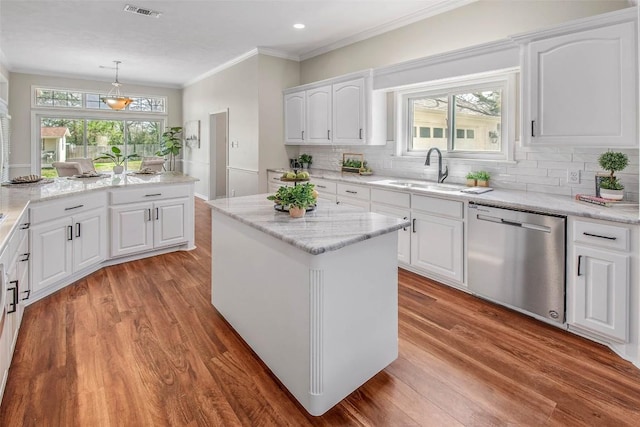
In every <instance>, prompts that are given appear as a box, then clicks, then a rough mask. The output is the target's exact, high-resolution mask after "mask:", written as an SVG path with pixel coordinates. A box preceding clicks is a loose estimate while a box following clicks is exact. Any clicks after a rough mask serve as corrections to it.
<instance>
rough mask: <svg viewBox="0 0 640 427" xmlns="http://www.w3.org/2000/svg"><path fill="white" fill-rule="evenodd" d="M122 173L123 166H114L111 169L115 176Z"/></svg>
mask: <svg viewBox="0 0 640 427" xmlns="http://www.w3.org/2000/svg"><path fill="white" fill-rule="evenodd" d="M123 171H124V166H122V165H118V166H114V167H113V173H115V174H116V175H119V174H121V173H122V172H123Z"/></svg>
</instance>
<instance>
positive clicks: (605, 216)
mask: <svg viewBox="0 0 640 427" xmlns="http://www.w3.org/2000/svg"><path fill="white" fill-rule="evenodd" d="M270 170H271V171H273V172H282V170H281V169H270ZM309 172H310V173H311V179H312V181H313V178H321V179H328V180H332V181H338V182H346V183H351V184H361V185H367V186H369V187H371V188H380V189H384V190H391V191H400V192H408V193H412V194H423V195H430V196H437V197H441V198H445V199H451V200H460V201H471V202H476V203H479V204H490V205H494V206H499V207H504V208H512V209H524V210H532V211H535V212H542V213H548V214H553V215H574V216H581V217H586V218H594V219H601V220H606V221H616V222H621V223H626V224H640V211H639V207H638V204H637V203H624V202H622V203H620V204H619V205H617V206H610V207H607V206H598V205H594V204H590V203H586V202H580V201H577V200H575V199H574V198H573V197H570V196H560V195H555V194H545V193H535V192H527V191H516V190H504V189H500V188H495V189H494V190H493V191H490V192H488V193H483V194H477V195H474V194H468V193H461V192H459V191H435V190H428V189H416V188H411V189H409V188H402V187H396V186H389V185H384V184H377V183H376V181H382V180H398V181H416V182H419V181H420V180H415V179H406V178H399V177H391V176H382V175H370V176H360V175H356V174H349V173H345V174H343V173H341V172H336V171H326V170H314V169H312V170H310V171H309Z"/></svg>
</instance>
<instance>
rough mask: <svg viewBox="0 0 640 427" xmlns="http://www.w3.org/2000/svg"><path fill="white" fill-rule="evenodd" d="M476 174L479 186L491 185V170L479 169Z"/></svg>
mask: <svg viewBox="0 0 640 427" xmlns="http://www.w3.org/2000/svg"><path fill="white" fill-rule="evenodd" d="M475 176H476V182H477V183H478V187H488V186H489V178H491V175H489V172H486V171H479V172H476V173H475Z"/></svg>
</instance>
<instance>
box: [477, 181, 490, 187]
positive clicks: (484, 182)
mask: <svg viewBox="0 0 640 427" xmlns="http://www.w3.org/2000/svg"><path fill="white" fill-rule="evenodd" d="M477 182H478V184H477V185H478V187H488V186H489V181H484V180H481V179H479V180H477Z"/></svg>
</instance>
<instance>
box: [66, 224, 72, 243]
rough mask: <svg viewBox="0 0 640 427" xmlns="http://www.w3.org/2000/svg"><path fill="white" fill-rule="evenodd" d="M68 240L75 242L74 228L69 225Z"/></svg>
mask: <svg viewBox="0 0 640 427" xmlns="http://www.w3.org/2000/svg"><path fill="white" fill-rule="evenodd" d="M67 240H73V226H72V225H67Z"/></svg>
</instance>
